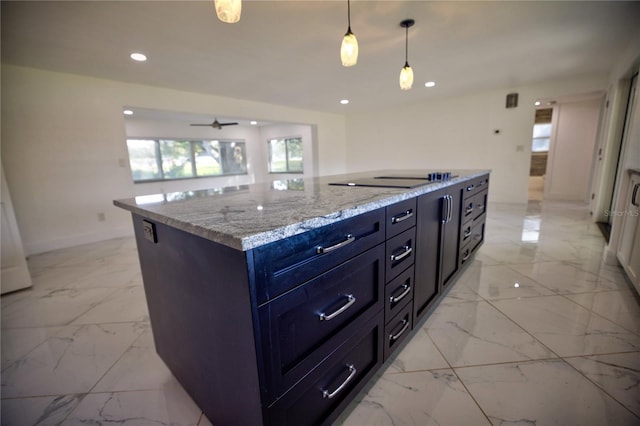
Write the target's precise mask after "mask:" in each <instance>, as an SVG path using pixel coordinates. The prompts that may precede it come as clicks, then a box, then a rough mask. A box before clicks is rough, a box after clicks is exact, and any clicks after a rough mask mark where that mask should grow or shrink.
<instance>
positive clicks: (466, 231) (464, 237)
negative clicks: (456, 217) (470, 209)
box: [460, 218, 473, 247]
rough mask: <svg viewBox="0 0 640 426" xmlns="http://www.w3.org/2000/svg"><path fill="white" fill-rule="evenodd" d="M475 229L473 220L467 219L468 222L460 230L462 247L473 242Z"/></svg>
mask: <svg viewBox="0 0 640 426" xmlns="http://www.w3.org/2000/svg"><path fill="white" fill-rule="evenodd" d="M472 229H473V219H471V218H469V219H466V222H465V223H464V224H463V225H462V229H461V230H460V247H464V246H465V245H466V244H467V243H468V242H469V241H471V235H472Z"/></svg>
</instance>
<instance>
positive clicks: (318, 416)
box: [133, 175, 488, 426]
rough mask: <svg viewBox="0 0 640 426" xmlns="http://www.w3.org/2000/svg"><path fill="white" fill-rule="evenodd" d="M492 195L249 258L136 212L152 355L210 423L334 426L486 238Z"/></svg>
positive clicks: (394, 214) (429, 206)
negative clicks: (153, 346) (151, 334)
mask: <svg viewBox="0 0 640 426" xmlns="http://www.w3.org/2000/svg"><path fill="white" fill-rule="evenodd" d="M487 188H488V175H487V176H485V177H483V178H482V179H480V178H477V179H474V180H473V181H465V182H463V183H457V184H454V185H450V186H448V187H445V188H442V189H440V190H437V191H435V192H429V193H426V194H424V195H420V196H418V197H412V198H408V199H405V200H403V201H400V202H398V203H395V204H392V205H389V206H385V207H381V208H377V209H374V210H372V211H368V212H366V213H363V214H360V215H357V216H355V217H351V218H348V219H345V220H342V221H340V222H337V223H334V224H331V225H327V226H324V227H320V228H316V229H312V230H309V231H307V232H303V233H301V234H298V235H295V236H293V237H289V238H285V239H282V240H279V241H276V242H273V243H270V244H266V245H262V246H260V247H258V248H255V249H253V250H249V251H241V250H237V249H233V248H230V247H228V246H225V245H223V244H220V243H216V242H213V241H210V240H208V239H205V238H202V237H199V236H196V235H194V234H191V233H189V232H186V231H182V230H178V229H176V228H173V227H171V226H168V225H164V224H162V223H160V222H156V221H153V220H151V219H149V218H145V217H142V216H140V215H138V214H137V213H134V214H133V223H134V229H135V234H136V241H137V245H138V253H139V257H140V264H141V269H142V275H143V281H144V287H145V293H146V297H147V304H148V307H149V315H150V320H151V326H152V330H153V336H154V341H155V345H156V350H157V352H158V354H159V355H160V357H161V358H162V359H163V361H164V362H165V363H166V365H167V366H168V367H169V369H170V370H171V371H172V373H173V374H174V375H175V377H176V378H177V379H178V381H179V382H180V383H181V384H182V385H183V387H184V388H185V390H186V391H187V392H188V393H189V394H190V395H191V397H192V398H193V400H194V401H195V402H196V404H197V405H198V406H199V407H200V408H201V409H202V410H203V411H204V413H205V414H206V415H207V417H208V418H209V420H211V422H212V423H213V424H215V425H220V426H224V425H256V426H258V425H291V426H303V425H317V424H330V423H331V422H333V421H334V420H335V419H336V418H337V417H338V416H339V415H340V413H341V412H342V411H343V410H344V408H345V407H346V406H347V405H348V404H349V403H350V402H351V401H352V400H353V398H354V397H355V395H356V394H357V393H358V392H359V391H360V390H362V389H363V387H364V386H365V385H366V383H367V382H368V381H369V380H370V379H371V378H372V377H373V376H374V375H375V373H376V372H377V371H378V370H379V369H380V368H381V366H382V365H383V363H384V362H385V361H386V360H387V359H389V358H392V357H393V354H394V352H395V351H397V350H398V349H399V348H400V347H402V345H403V342H406V341H408V339H410V337H411V335H412V330H413V329H414V328H415V327H416V325H417V324H418V321H419V320H421V319H422V318H424V317H425V313H426V312H427V311H428V310H429V309H430V308H431V307H432V306H434V304H435V303H436V302H437V301H438V300H439V298H440V297H441V296H442V293H443V289H444V288H446V286H447V285H448V283H449V282H452V281H453V280H454V279H455V277H456V274H457V272H458V271H459V270H460V268H462V267H463V265H464V263H465V262H466V261H467V260H468V259H469V258H470V256H471V255H472V254H473V252H474V251H475V250H477V248H478V247H479V246H480V244H481V243H482V241H483V239H484V229H485V217H486V215H485V211H486V198H487ZM355 190H357V189H355ZM150 232H151V233H152V234H153V235H152V237H153V238H150Z"/></svg>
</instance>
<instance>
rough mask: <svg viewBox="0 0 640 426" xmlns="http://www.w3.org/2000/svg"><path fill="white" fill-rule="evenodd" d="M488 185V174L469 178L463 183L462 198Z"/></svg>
mask: <svg viewBox="0 0 640 426" xmlns="http://www.w3.org/2000/svg"><path fill="white" fill-rule="evenodd" d="M488 187H489V175H484V176H481V177H479V178H474V179H471V180H470V181H468V182H466V183H465V184H464V191H463V194H464V195H463V198H465V199H466V198H468V197H470V196H472V195H475V194H477V193H478V192H480V191H483V190H485V189H487V188H488Z"/></svg>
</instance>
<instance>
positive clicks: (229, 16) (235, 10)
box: [213, 0, 242, 24]
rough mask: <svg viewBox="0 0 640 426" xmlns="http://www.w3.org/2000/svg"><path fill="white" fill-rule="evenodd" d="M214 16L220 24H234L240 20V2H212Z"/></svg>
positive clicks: (223, 0)
mask: <svg viewBox="0 0 640 426" xmlns="http://www.w3.org/2000/svg"><path fill="white" fill-rule="evenodd" d="M213 3H214V4H215V6H216V14H217V15H218V19H220V20H221V21H222V22H226V23H229V24H234V23H236V22H238V21H239V20H240V13H241V12H242V0H213Z"/></svg>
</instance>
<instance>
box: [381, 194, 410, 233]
mask: <svg viewBox="0 0 640 426" xmlns="http://www.w3.org/2000/svg"><path fill="white" fill-rule="evenodd" d="M386 210H387V223H386V226H385V229H386V234H387V238H391V237H393V236H394V235H398V234H399V233H401V232H404V231H406V230H407V229H409V228H411V227H413V226H415V224H416V199H415V198H410V199H408V200H404V201H401V202H399V203H396V204H393V205H391V206H387V208H386Z"/></svg>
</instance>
